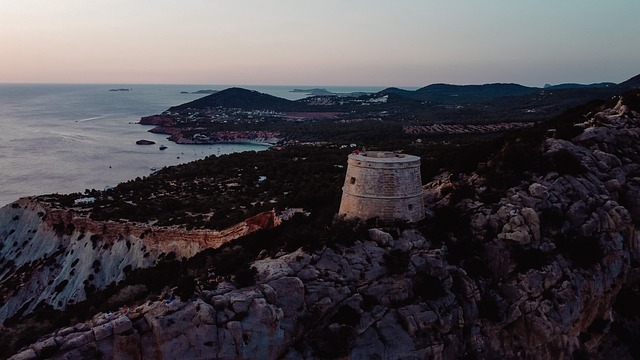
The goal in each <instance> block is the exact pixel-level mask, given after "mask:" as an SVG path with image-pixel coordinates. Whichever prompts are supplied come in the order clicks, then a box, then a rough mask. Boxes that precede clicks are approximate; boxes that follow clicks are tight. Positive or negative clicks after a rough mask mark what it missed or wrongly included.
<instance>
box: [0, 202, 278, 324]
mask: <svg viewBox="0 0 640 360" xmlns="http://www.w3.org/2000/svg"><path fill="white" fill-rule="evenodd" d="M279 222H280V220H279V219H278V217H277V216H276V215H275V213H274V212H273V211H269V212H265V213H262V214H258V215H256V216H254V217H252V218H249V219H247V220H245V221H243V222H241V223H239V224H236V225H234V226H232V227H230V228H227V229H224V230H220V231H215V230H185V229H183V228H177V227H176V228H164V227H157V226H150V225H146V224H135V223H119V222H111V221H107V222H102V221H94V220H91V219H90V218H88V217H86V216H82V215H80V214H78V213H76V212H74V211H73V210H66V209H53V208H49V207H47V206H45V205H44V204H42V203H39V202H37V201H35V200H30V199H27V198H25V199H21V200H18V201H17V202H14V203H13V204H10V205H7V206H5V207H4V208H2V209H1V210H0V239H2V243H0V244H1V246H0V296H1V299H2V302H0V304H1V306H0V322H1V321H4V320H5V319H7V318H9V317H12V316H16V314H17V315H18V316H21V315H25V314H28V313H29V312H31V311H32V310H33V309H34V308H36V306H38V305H43V304H49V305H51V306H52V307H53V308H54V309H63V308H65V307H66V306H67V305H68V304H73V303H77V302H79V301H82V300H84V299H85V298H86V295H87V292H88V291H94V290H96V289H102V288H104V287H105V286H107V285H108V284H111V283H113V282H117V281H120V280H122V279H123V278H124V277H125V276H126V273H127V272H128V271H131V270H134V269H137V268H145V267H149V266H153V265H154V264H156V262H157V261H158V259H159V258H163V257H165V256H170V257H175V258H178V259H181V258H189V257H191V256H193V255H195V254H197V253H199V252H201V251H203V250H205V249H209V248H217V247H219V246H221V245H223V244H225V243H228V242H229V241H231V240H234V239H237V238H239V237H241V236H244V235H247V234H250V233H252V232H254V231H256V230H259V229H265V228H271V227H274V226H277V225H278V224H279ZM114 259H116V260H115V261H114Z"/></svg>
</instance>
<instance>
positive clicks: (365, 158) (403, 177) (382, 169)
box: [339, 151, 424, 222]
mask: <svg viewBox="0 0 640 360" xmlns="http://www.w3.org/2000/svg"><path fill="white" fill-rule="evenodd" d="M339 214H340V215H344V216H345V217H346V218H360V219H370V218H374V217H376V216H377V217H378V218H379V219H380V220H383V221H391V220H394V219H401V220H407V221H409V222H416V221H419V220H421V219H423V218H424V200H423V199H422V180H421V178H420V158H419V157H418V156H413V155H405V154H396V153H393V152H386V151H366V152H360V153H353V154H350V155H349V159H348V160H347V175H346V176H345V180H344V186H343V187H342V201H341V202H340V211H339Z"/></svg>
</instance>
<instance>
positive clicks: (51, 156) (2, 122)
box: [0, 84, 382, 207]
mask: <svg viewBox="0 0 640 360" xmlns="http://www.w3.org/2000/svg"><path fill="white" fill-rule="evenodd" d="M228 87H230V86H229V85H135V84H124V85H121V84H117V85H114V84H0V207H1V206H3V205H5V204H8V203H10V202H12V201H15V200H17V199H18V198H20V197H24V196H31V195H42V194H49V193H60V194H64V193H71V192H84V190H85V189H104V188H105V187H108V186H115V185H117V184H118V183H120V182H123V181H127V180H130V179H133V178H136V177H139V176H140V177H142V176H147V175H149V174H150V173H151V172H152V171H154V170H152V169H160V168H162V167H164V166H171V165H177V164H181V163H186V162H190V161H194V160H198V159H202V158H204V157H206V156H209V155H223V154H229V153H234V152H240V151H261V150H265V149H267V148H268V147H267V146H263V145H255V144H215V145H179V144H175V143H173V142H170V141H168V140H166V137H167V136H166V135H162V134H152V133H149V132H148V130H149V129H151V128H152V127H151V126H144V125H139V124H137V122H138V121H139V120H140V117H142V116H147V115H154V114H159V113H161V112H163V111H165V110H166V109H168V108H169V107H171V106H175V105H179V104H182V103H185V102H188V101H192V100H195V99H197V98H200V97H203V96H206V94H193V93H192V92H196V91H198V90H223V89H225V88H228ZM241 87H244V88H247V89H251V90H256V91H260V92H263V93H267V94H271V95H274V96H279V97H283V98H287V99H290V100H297V99H300V98H303V97H305V96H308V95H307V94H305V93H300V92H291V90H293V89H295V88H302V89H311V88H318V87H319V86H241ZM323 88H325V89H327V90H329V91H333V92H338V93H348V92H375V91H379V90H381V89H382V88H381V87H345V86H335V87H323ZM125 89H126V91H124V90H125ZM112 90H122V91H112ZM139 139H148V140H152V141H155V142H156V144H155V145H149V146H143V145H136V144H135V142H136V141H137V140H139ZM160 145H165V146H167V149H166V150H162V151H161V150H159V146H160Z"/></svg>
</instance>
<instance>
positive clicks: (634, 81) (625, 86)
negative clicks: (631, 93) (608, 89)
mask: <svg viewBox="0 0 640 360" xmlns="http://www.w3.org/2000/svg"><path fill="white" fill-rule="evenodd" d="M617 87H618V88H619V89H620V90H631V89H640V74H638V75H636V76H634V77H632V78H631V79H629V80H627V81H624V82H621V83H620V84H618V86H617Z"/></svg>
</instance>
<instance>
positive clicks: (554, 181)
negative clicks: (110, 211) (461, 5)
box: [3, 94, 640, 359]
mask: <svg viewBox="0 0 640 360" xmlns="http://www.w3.org/2000/svg"><path fill="white" fill-rule="evenodd" d="M627 96H635V98H631V99H628V98H627V99H624V100H623V99H616V101H614V102H613V103H611V104H609V105H605V106H601V107H599V108H598V109H597V111H593V112H591V113H584V114H580V115H579V116H578V117H576V118H574V122H575V123H576V127H570V128H571V131H572V132H574V133H572V135H571V136H560V134H559V133H560V132H561V131H560V129H549V130H548V131H546V132H544V134H545V136H543V138H542V139H541V141H540V142H539V143H538V144H537V146H538V148H536V149H530V150H531V151H538V152H539V153H540V155H541V161H542V163H543V164H544V166H541V167H540V169H545V171H544V172H540V171H538V170H531V171H527V173H526V174H524V175H522V176H520V177H519V178H518V181H517V184H516V185H515V186H510V187H509V188H508V190H507V191H506V192H503V193H500V194H497V196H496V194H492V193H491V190H490V189H491V187H492V184H491V182H492V181H497V180H496V179H495V178H493V179H492V178H489V177H488V175H487V173H486V172H482V171H480V172H478V173H474V174H469V175H468V176H465V175H456V176H445V175H444V174H443V176H441V177H440V179H439V180H437V181H434V182H433V183H430V184H426V185H425V203H426V204H428V205H427V207H428V209H427V210H428V213H429V214H430V216H429V219H427V220H426V221H425V222H423V223H421V224H418V225H416V226H412V227H410V228H407V227H404V226H400V225H396V226H392V227H386V228H380V227H372V228H369V229H368V231H367V232H366V234H365V235H359V236H356V239H355V240H354V241H351V242H343V243H341V244H338V243H336V244H333V245H332V246H329V247H323V248H321V249H318V250H302V249H299V250H297V251H294V252H280V253H278V254H277V255H274V256H271V257H269V256H265V255H264V254H263V256H262V257H261V258H260V259H257V260H255V261H254V262H253V263H252V266H253V267H254V268H255V269H256V279H255V280H256V282H255V285H251V286H244V287H243V286H240V285H238V284H239V282H238V281H234V279H233V278H230V277H229V278H224V277H222V278H221V277H218V276H216V275H215V274H209V275H208V276H205V277H203V278H200V279H198V286H197V289H196V292H195V294H194V295H193V296H184V298H180V297H173V296H171V295H170V294H169V293H167V295H166V296H165V297H164V298H163V299H162V300H150V301H147V302H146V303H143V304H140V305H139V306H136V307H134V308H131V309H121V310H120V311H118V312H115V313H112V314H97V315H96V316H95V317H93V318H92V319H91V320H89V321H87V322H83V323H79V324H76V325H74V326H71V327H66V328H63V329H60V330H58V331H56V332H54V333H52V334H50V335H48V336H45V337H42V338H40V339H39V340H38V341H37V342H35V343H34V344H32V345H29V346H27V347H24V348H23V349H22V350H21V351H20V352H19V353H18V354H16V355H15V356H14V357H13V358H14V359H35V358H55V359H63V358H67V359H68V358H97V357H101V358H123V357H126V358H145V359H155V358H158V359H159V358H179V357H180V358H193V359H214V358H215V359H238V358H242V359H310V358H353V359H376V358H377V359H413V358H421V359H422V358H430V359H457V358H482V359H521V358H527V359H558V358H605V357H609V356H611V355H612V354H613V355H615V356H616V357H618V358H621V359H624V358H633V357H636V356H638V355H640V354H639V353H638V347H637V345H634V343H633V341H634V340H633V339H634V337H633V336H632V335H633V333H634V332H633V331H634V330H629V324H634V321H636V322H637V315H638V312H637V311H634V309H633V307H634V305H637V303H634V302H633V301H631V302H630V304H631V305H630V306H629V308H626V307H625V304H627V303H629V301H628V299H629V298H631V299H636V298H640V297H638V295H637V284H636V283H634V281H636V279H637V278H638V277H637V276H636V273H637V268H638V265H637V264H638V261H639V260H640V235H639V234H638V232H637V227H638V225H640V192H639V191H638V190H639V186H640V141H638V140H639V137H640V114H638V112H636V111H637V110H638V109H637V106H636V105H637V104H639V103H640V99H639V98H638V94H631V95H627ZM627 101H629V103H631V104H635V105H634V106H630V105H627ZM634 110H635V111H634ZM522 134H523V135H522V136H526V134H527V133H522ZM523 141H525V139H524V138H520V139H515V140H514V142H515V144H517V143H518V142H523ZM505 147H506V146H505ZM503 151H506V149H503ZM498 158H499V156H496V157H494V158H492V159H488V160H487V162H486V163H485V164H484V166H487V167H493V168H495V167H499V162H500V161H502V160H499V159H498ZM512 160H513V159H512ZM529 165H532V164H527V166H529ZM497 174H498V175H500V172H498V173H497ZM493 176H496V174H495V173H494V174H493ZM15 211H19V209H17V210H15ZM33 216H35V217H37V216H36V215H33ZM16 221H20V222H22V221H23V220H22V219H17V220H16ZM3 223H4V222H3ZM24 231H26V230H24ZM74 231H75V230H74ZM27 234H28V233H27ZM358 234H359V233H358ZM27 236H29V235H27ZM6 246H7V242H6V241H5V247H6ZM15 246H19V244H18V245H15ZM84 246H85V247H87V246H91V244H90V243H87V244H86V245H84ZM55 248H56V247H55V246H54V247H53V248H50V249H48V251H54V250H55ZM45 253H46V252H45ZM236 276H237V275H236ZM236 280H237V279H236ZM622 293H624V295H625V297H626V303H625V302H624V301H622V302H621V296H622V295H621V294H622ZM633 294H635V295H634V296H636V297H634V296H632V295H633ZM627 305H628V304H627ZM635 331H636V332H637V330H635ZM630 334H631V335H630Z"/></svg>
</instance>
